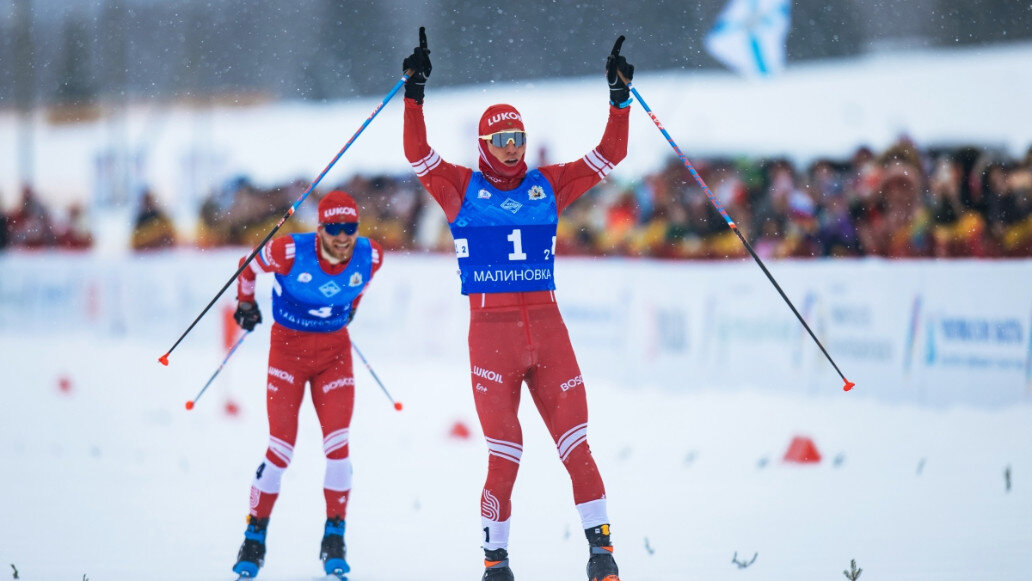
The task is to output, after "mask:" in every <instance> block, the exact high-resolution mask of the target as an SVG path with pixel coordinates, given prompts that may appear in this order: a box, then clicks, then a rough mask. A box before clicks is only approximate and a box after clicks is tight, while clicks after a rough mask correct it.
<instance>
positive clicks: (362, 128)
mask: <svg viewBox="0 0 1032 581" xmlns="http://www.w3.org/2000/svg"><path fill="white" fill-rule="evenodd" d="M413 73H414V71H413V70H412V69H409V70H407V71H405V73H404V74H403V75H401V78H400V79H398V82H397V83H394V87H392V88H391V90H390V92H388V93H387V96H386V97H384V98H383V100H382V101H381V102H380V104H379V105H377V106H376V108H375V109H373V112H372V113H371V114H370V115H369V117H368V118H366V120H365V121H364V122H363V123H362V125H361V126H360V127H359V128H358V131H355V134H354V135H352V136H351V139H348V142H347V143H345V144H344V147H342V148H341V150H340V151H338V152H337V155H335V156H334V157H333V159H331V160H330V163H329V164H327V166H326V167H325V168H324V169H323V170H322V172H321V173H320V174H319V175H318V177H316V178H315V181H313V182H312V185H310V186H308V189H307V190H305V192H304V193H303V194H301V196H300V197H298V199H297V200H296V201H295V202H294V203H293V204H291V206H290V208H289V209H288V210H287V213H286V214H284V215H283V217H282V218H280V221H279V222H277V223H276V226H275V227H274V228H273V229H272V230H271V231H269V233H268V234H266V235H265V239H263V240H262V241H261V242H259V243H258V245H257V246H255V247H254V250H252V251H251V254H250V255H249V256H248V257H247V259H246V260H244V262H243V263H242V264H241V265H240V267H239V268H237V270H236V272H234V273H233V276H231V277H229V280H227V281H226V284H224V285H222V288H221V289H219V292H217V293H216V294H215V296H214V297H212V299H211V301H209V302H208V305H207V306H206V307H204V310H202V311H201V314H199V315H197V317H196V318H195V319H194V320H193V322H192V323H190V326H189V327H187V328H186V331H183V334H182V335H180V336H179V338H178V339H176V342H175V343H173V344H172V347H171V348H170V349H169V350H168V351H167V352H166V353H165V354H164V355H162V356H161V357H159V358H158V361H159V362H160V363H161V364H162V365H165V366H167V365H168V356H169V355H171V354H172V351H173V350H175V348H176V347H177V346H178V345H179V343H181V342H182V341H183V339H184V338H185V337H186V336H187V334H189V333H190V331H191V330H193V328H194V326H196V325H197V322H198V321H200V320H201V317H203V316H204V315H205V313H207V312H208V311H209V310H210V309H211V307H212V305H214V304H215V301H217V300H219V297H221V296H222V293H224V292H226V289H227V288H229V285H231V284H233V281H235V280H236V279H237V277H238V276H240V273H241V272H243V271H244V269H245V268H247V265H248V264H250V263H251V261H252V260H254V257H255V256H256V255H257V254H258V253H259V252H261V249H262V248H263V247H264V246H265V244H266V243H268V242H269V240H271V239H272V237H273V236H274V235H275V234H276V232H278V231H279V229H280V227H281V226H283V223H284V222H286V221H287V219H288V218H290V217H291V216H292V215H294V212H295V211H296V210H297V208H298V207H299V206H300V205H301V203H302V202H304V201H305V198H307V197H308V195H309V194H311V193H312V190H314V189H315V188H316V186H318V185H319V182H321V181H322V179H323V178H324V177H326V174H327V173H328V172H329V171H330V168H332V167H333V166H334V165H335V164H336V163H337V160H339V159H340V158H341V156H343V155H344V152H345V151H347V150H348V148H349V147H351V144H352V143H354V142H355V139H357V138H358V136H359V135H361V134H362V132H363V131H365V128H366V127H368V126H369V123H370V122H371V121H372V120H373V118H374V117H376V115H377V114H378V113H380V110H382V109H383V108H384V106H386V105H387V103H388V102H389V101H390V100H391V99H393V98H394V95H395V94H397V92H398V90H399V89H401V87H402V85H404V84H405V81H407V80H409V77H410V76H411V75H412V74H413Z"/></svg>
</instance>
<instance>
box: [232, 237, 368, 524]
mask: <svg viewBox="0 0 1032 581" xmlns="http://www.w3.org/2000/svg"><path fill="white" fill-rule="evenodd" d="M369 242H370V245H371V247H372V273H373V274H375V273H376V271H377V270H379V268H380V266H381V265H382V262H383V249H382V248H381V247H380V245H379V243H377V242H375V241H373V240H370V241H369ZM315 244H316V245H318V244H319V238H318V237H316V238H315ZM294 253H295V249H294V240H293V239H292V238H291V237H290V236H280V237H277V238H276V239H274V240H273V241H272V242H270V243H269V244H267V245H266V246H265V248H263V249H262V251H261V252H260V253H259V254H258V255H257V256H256V257H255V259H254V260H253V261H251V264H250V265H249V267H248V268H246V269H244V271H243V272H242V273H241V274H240V278H239V283H238V290H237V300H238V301H240V302H252V303H253V302H254V287H255V278H256V274H261V273H279V274H282V275H286V274H288V273H289V272H290V271H291V268H293V266H294ZM316 256H318V260H319V266H320V268H322V269H323V271H324V272H326V273H327V274H330V275H338V274H341V273H342V272H343V271H344V270H345V268H346V267H347V266H348V263H346V262H342V263H339V264H331V263H330V262H329V261H327V260H326V259H325V258H324V257H323V256H322V254H321V253H320V252H319V250H318V248H316ZM371 279H372V276H370V280H371ZM365 284H366V285H367V286H368V284H369V281H368V280H367V281H366V282H365ZM363 292H365V291H364V289H363ZM361 299H362V295H361V294H360V295H359V296H358V297H356V298H355V300H353V301H352V302H351V308H352V310H354V309H356V308H358V303H359V301H361ZM306 383H307V384H309V385H310V386H311V393H312V403H313V404H314V405H315V412H316V414H317V415H318V417H319V423H320V425H321V426H322V433H323V452H324V453H325V455H326V458H327V473H326V482H325V486H324V491H323V492H324V495H325V497H326V515H327V518H333V517H338V516H339V517H341V518H344V516H345V513H346V511H347V500H348V495H349V494H350V490H351V463H350V459H349V457H348V428H349V426H350V424H351V413H352V410H353V408H354V403H355V374H354V370H353V367H352V360H351V338H350V336H349V335H348V328H347V326H345V327H343V328H341V329H340V330H339V331H334V332H330V333H312V332H305V331H296V330H294V329H289V328H287V327H285V326H283V325H280V324H279V323H275V322H274V323H273V324H272V331H271V342H270V345H269V371H268V388H267V390H266V407H267V411H268V416H269V447H268V449H267V450H266V452H265V462H264V463H263V464H262V466H261V467H260V468H259V472H260V473H259V474H257V475H256V478H255V481H254V483H253V484H252V487H251V509H250V513H251V515H253V516H255V517H259V518H264V517H268V516H269V515H270V514H271V512H272V507H273V504H274V503H275V502H276V498H277V497H278V496H279V477H280V476H281V474H282V472H283V471H284V470H285V469H286V468H287V466H289V465H290V460H291V457H292V456H293V453H294V442H295V441H296V440H297V427H298V413H299V412H300V410H301V403H302V401H303V400H304V395H305V384H306ZM262 472H264V474H261V473H262Z"/></svg>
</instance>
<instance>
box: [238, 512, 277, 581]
mask: <svg viewBox="0 0 1032 581" xmlns="http://www.w3.org/2000/svg"><path fill="white" fill-rule="evenodd" d="M268 526H269V519H268V517H266V518H256V517H253V516H248V517H247V529H246V530H245V531H244V544H242V545H240V552H239V553H237V562H236V565H233V572H234V573H236V574H237V575H240V577H242V578H244V577H246V578H254V577H257V576H258V569H261V568H262V565H264V564H265V529H266V528H268Z"/></svg>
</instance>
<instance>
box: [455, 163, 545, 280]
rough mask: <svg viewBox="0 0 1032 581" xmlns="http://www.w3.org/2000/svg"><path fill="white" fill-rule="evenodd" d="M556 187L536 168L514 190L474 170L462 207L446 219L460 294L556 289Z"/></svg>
mask: <svg viewBox="0 0 1032 581" xmlns="http://www.w3.org/2000/svg"><path fill="white" fill-rule="evenodd" d="M558 224H559V212H558V210H557V207H556V203H555V192H553V191H552V185H551V184H550V183H548V180H546V179H545V176H543V175H541V172H539V171H538V170H533V171H530V172H527V177H525V178H524V179H523V182H521V183H520V185H519V186H517V187H516V188H514V189H512V190H507V191H502V190H499V189H497V188H495V187H494V186H492V185H491V183H490V182H488V181H487V178H485V177H484V174H482V173H480V172H474V173H473V177H472V178H470V181H469V186H467V187H466V195H465V197H464V198H463V200H462V208H460V209H459V214H458V215H457V216H456V217H455V220H454V221H452V222H451V223H450V224H448V226H449V228H451V233H452V238H454V240H455V256H456V257H458V259H459V277H460V278H461V279H462V294H464V295H468V294H470V293H504V292H525V291H541V290H555V280H554V279H553V277H552V273H553V267H554V266H555V233H556V227H557V225H558Z"/></svg>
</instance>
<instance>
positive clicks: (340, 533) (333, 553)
mask: <svg viewBox="0 0 1032 581" xmlns="http://www.w3.org/2000/svg"><path fill="white" fill-rule="evenodd" d="M344 528H345V527H344V519H342V518H340V517H334V518H328V519H326V528H325V529H323V538H322V548H320V549H319V558H320V559H321V560H322V562H323V569H324V570H325V571H326V574H327V575H336V576H337V578H338V579H344V578H345V577H344V574H345V573H348V572H349V571H351V567H349V566H348V562H347V560H346V556H347V553H348V549H347V547H345V546H344Z"/></svg>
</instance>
